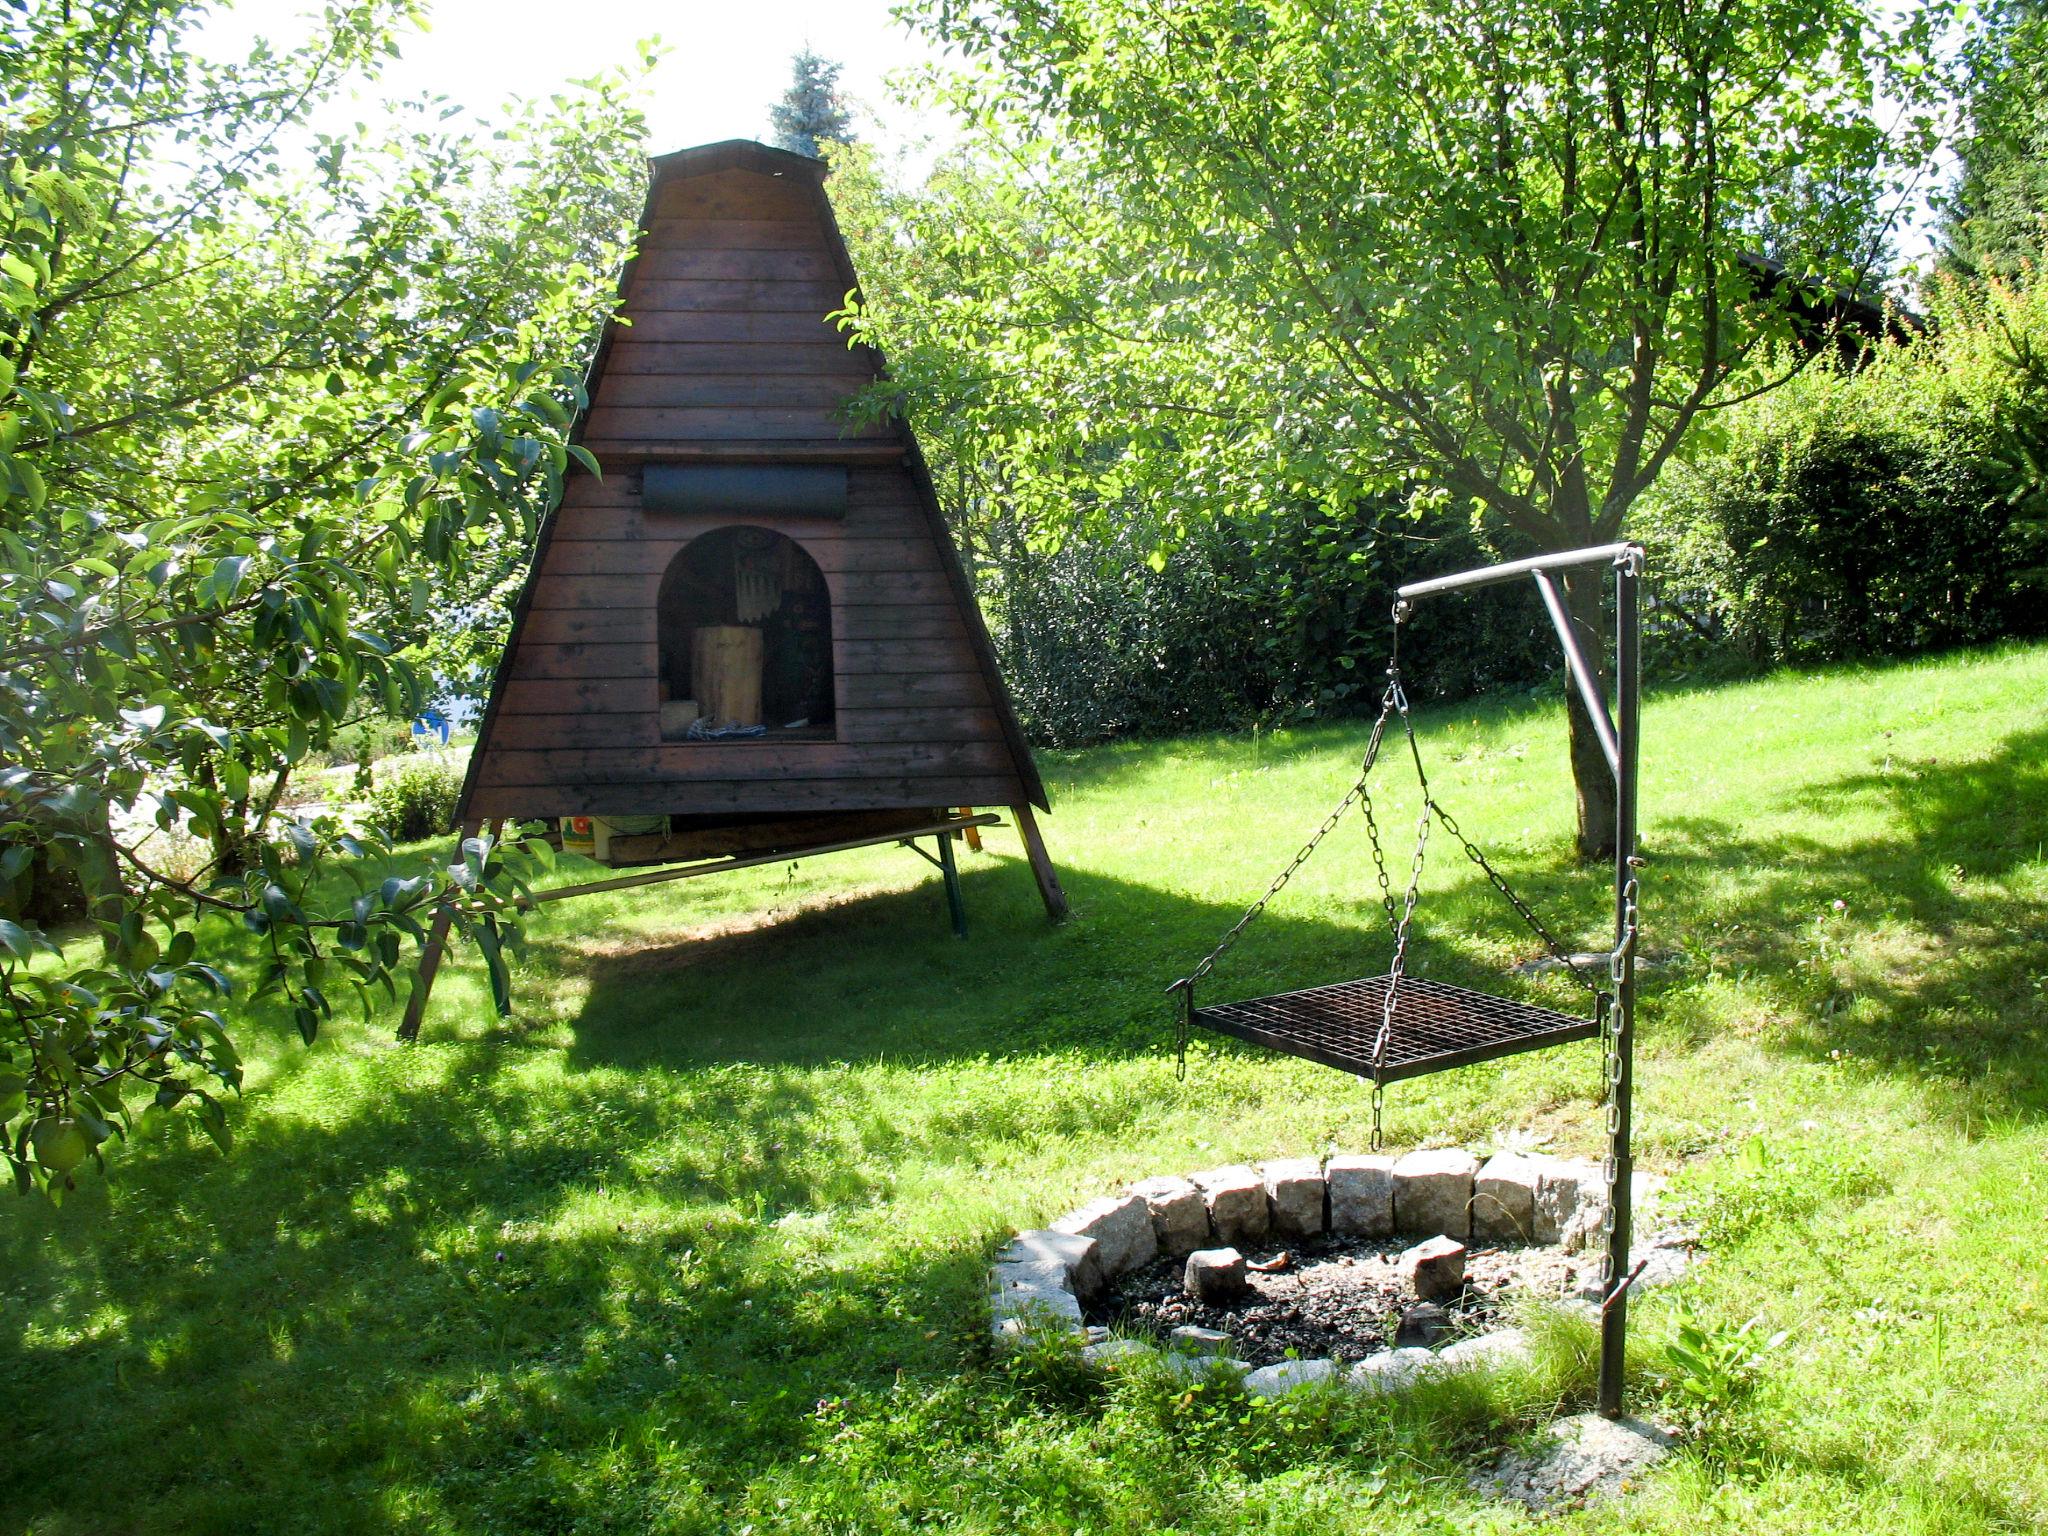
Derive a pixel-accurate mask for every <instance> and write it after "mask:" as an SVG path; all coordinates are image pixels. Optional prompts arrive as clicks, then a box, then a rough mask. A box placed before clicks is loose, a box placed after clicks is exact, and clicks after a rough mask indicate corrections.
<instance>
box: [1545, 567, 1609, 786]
mask: <svg viewBox="0 0 2048 1536" xmlns="http://www.w3.org/2000/svg"><path fill="white" fill-rule="evenodd" d="M1530 574H1531V575H1533V576H1534V577H1535V578H1536V590H1537V591H1539V592H1541V593H1542V594H1543V606H1544V607H1545V608H1547V609H1549V610H1550V627H1551V628H1553V629H1555V630H1556V631H1557V640H1558V644H1560V645H1562V646H1563V647H1564V666H1565V670H1566V671H1567V672H1569V673H1571V675H1572V681H1573V682H1574V683H1576V684H1577V685H1578V689H1579V698H1580V699H1581V700H1582V701H1583V702H1584V703H1585V706H1586V713H1587V714H1588V715H1589V716H1591V717H1592V721H1593V734H1594V735H1595V736H1598V737H1599V738H1600V755H1601V756H1602V757H1604V758H1606V759H1607V771H1608V772H1610V773H1612V774H1613V775H1615V777H1616V778H1619V777H1620V776H1621V748H1620V747H1618V746H1616V745H1615V740H1614V718H1613V717H1612V716H1611V715H1609V714H1608V712H1607V696H1606V695H1605V694H1604V693H1603V692H1602V691H1601V689H1600V679H1599V678H1597V677H1595V676H1594V675H1593V667H1592V664H1591V663H1590V662H1588V661H1587V660H1586V653H1585V651H1584V650H1583V649H1581V648H1580V645H1579V637H1578V636H1577V635H1576V634H1574V633H1573V632H1572V616H1571V614H1570V612H1569V611H1568V610H1567V609H1566V608H1565V605H1564V594H1563V593H1561V592H1559V591H1558V590H1557V583H1556V582H1554V581H1552V580H1551V579H1550V572H1548V571H1533V572H1531V573H1530Z"/></svg>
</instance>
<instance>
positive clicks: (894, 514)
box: [555, 471, 931, 548]
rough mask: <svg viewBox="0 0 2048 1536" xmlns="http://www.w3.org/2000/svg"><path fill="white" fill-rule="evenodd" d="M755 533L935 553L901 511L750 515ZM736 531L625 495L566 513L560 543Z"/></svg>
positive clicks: (727, 521)
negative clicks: (906, 545) (904, 545)
mask: <svg viewBox="0 0 2048 1536" xmlns="http://www.w3.org/2000/svg"><path fill="white" fill-rule="evenodd" d="M635 478H636V476H635V474H634V473H633V472H632V471H628V472H626V473H624V474H621V475H619V476H617V477H616V479H617V480H618V482H619V483H620V484H622V485H623V484H625V483H627V482H629V481H631V480H633V479H635ZM746 524H747V526H748V527H750V528H771V529H773V530H774V531H775V532H777V533H780V534H784V535H786V536H788V537H789V538H792V539H795V540H796V541H797V542H798V543H799V544H801V543H805V542H806V541H808V540H810V539H814V538H818V537H820V536H830V537H836V538H844V539H896V540H898V541H903V542H909V541H915V542H916V543H918V544H919V545H922V546H924V547H926V548H930V547H931V535H930V534H929V532H928V531H927V530H926V528H925V526H924V520H923V519H922V518H919V517H916V516H915V515H914V514H912V513H908V512H905V511H904V510H902V509H901V508H898V507H850V508H848V509H847V514H846V516H845V517H844V518H825V517H763V516H759V515H757V514H754V513H749V514H748V515H747V518H746ZM731 525H732V519H731V518H729V517H721V516H719V515H718V514H717V513H713V512H666V511H661V510H656V511H651V512H650V511H647V510H645V509H643V507H642V506H641V502H640V495H639V493H638V492H637V491H634V492H630V493H627V494H622V495H620V496H619V497H618V498H617V499H616V500H615V502H614V504H612V505H609V506H589V505H585V506H578V507H575V508H565V509H564V511H563V513H562V515H561V516H560V517H559V518H558V519H557V520H556V524H555V538H557V539H576V540H581V541H585V542H597V541H601V540H606V539H617V540H624V541H627V542H631V541H634V540H638V539H670V540H674V539H682V540H684V541H688V540H690V539H694V538H697V537H699V536H700V535H702V534H706V533H711V532H713V531H714V530H716V529H719V528H726V527H730V526H731Z"/></svg>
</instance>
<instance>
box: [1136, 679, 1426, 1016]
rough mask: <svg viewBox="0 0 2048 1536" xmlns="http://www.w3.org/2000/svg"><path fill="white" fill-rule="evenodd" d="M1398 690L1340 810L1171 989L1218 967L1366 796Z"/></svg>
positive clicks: (1385, 706) (1190, 984) (1385, 704)
mask: <svg viewBox="0 0 2048 1536" xmlns="http://www.w3.org/2000/svg"><path fill="white" fill-rule="evenodd" d="M1398 692H1399V690H1398V688H1397V687H1395V686H1394V685H1391V684H1390V685H1389V686H1388V688H1387V696H1386V698H1385V699H1384V700H1383V701H1382V702H1381V705H1380V717H1379V719H1378V720H1376V721H1374V722H1373V727H1372V737H1371V739H1370V740H1369V741H1367V742H1366V744H1365V760H1364V761H1363V762H1362V763H1361V764H1360V765H1359V769H1358V782H1357V783H1355V784H1353V785H1352V786H1351V788H1350V789H1348V790H1346V791H1345V792H1344V798H1343V799H1342V800H1339V801H1338V802H1337V806H1336V809H1335V810H1333V811H1331V812H1330V814H1329V815H1327V816H1325V817H1324V818H1323V824H1322V825H1321V826H1320V827H1317V828H1316V830H1315V832H1314V833H1313V834H1312V835H1311V836H1310V838H1309V840H1308V841H1307V842H1305V843H1303V844H1302V845H1301V851H1300V852H1298V853H1297V854H1295V856H1294V857H1293V858H1292V859H1291V860H1290V861H1289V862H1288V865H1287V867H1286V868H1285V869H1283V870H1281V871H1280V873H1279V875H1278V876H1277V877H1276V878H1275V879H1274V881H1273V883H1272V884H1271V885H1269V886H1267V887H1266V893H1265V894H1264V895H1263V896H1261V897H1260V898H1259V899H1258V900H1257V901H1255V902H1253V903H1252V904H1251V905H1250V906H1249V907H1246V908H1245V911H1244V916H1242V917H1240V918H1239V919H1238V920H1237V921H1236V922H1235V923H1233V924H1231V926H1230V930H1229V932H1227V933H1225V934H1224V935H1223V937H1222V938H1221V939H1219V940H1217V942H1216V947H1215V948H1214V949H1212V950H1210V951H1209V953H1208V954H1207V955H1206V956H1205V957H1204V958H1203V960H1202V963H1201V964H1200V965H1198V966H1196V967H1195V968H1194V969H1193V970H1192V971H1190V972H1188V974H1187V975H1186V976H1185V977H1183V978H1182V979H1181V980H1179V981H1177V982H1175V983H1174V984H1173V987H1171V988H1169V989H1168V990H1169V991H1172V990H1186V991H1190V992H1191V991H1192V990H1193V988H1194V985H1195V983H1196V982H1198V981H1200V980H1201V979H1202V978H1203V977H1204V976H1206V975H1208V974H1209V972H1211V971H1213V970H1214V969H1215V968H1216V962H1217V961H1218V960H1221V959H1222V958H1223V957H1224V956H1225V955H1226V954H1228V953H1229V952H1230V948H1231V946H1232V945H1233V944H1235V943H1236V942H1237V941H1238V938H1239V937H1240V936H1241V935H1242V934H1243V933H1244V931H1245V929H1247V928H1249V927H1250V926H1251V925H1252V924H1253V923H1254V922H1256V921H1257V920H1258V917H1259V914H1260V913H1262V912H1264V911H1265V910H1266V906H1267V904H1268V903H1269V902H1271V901H1272V899H1273V898H1274V897H1275V896H1278V895H1279V894H1280V893H1281V891H1283V890H1285V889H1286V887H1287V882H1288V881H1290V880H1292V879H1293V878H1294V872H1295V871H1296V870H1298V869H1300V868H1301V866H1302V865H1304V864H1306V863H1307V862H1308V861H1309V859H1310V858H1311V857H1313V855H1314V854H1315V851H1316V849H1317V848H1318V847H1319V846H1321V844H1322V841H1323V839H1324V838H1326V837H1328V836H1329V835H1330V833H1331V832H1332V831H1333V830H1335V828H1336V825H1337V823H1338V822H1340V821H1342V820H1343V819H1344V814H1345V812H1347V811H1349V810H1350V809H1351V807H1352V806H1353V805H1354V804H1355V803H1356V802H1358V801H1359V800H1360V799H1363V798H1364V797H1365V794H1366V788H1365V785H1366V780H1367V779H1368V778H1369V777H1370V776H1371V774H1372V765H1373V763H1374V761H1375V760H1376V759H1377V758H1378V757H1379V755H1380V742H1381V741H1382V739H1383V738H1384V737H1385V736H1386V731H1387V717H1388V716H1389V715H1391V714H1392V713H1393V712H1394V701H1395V696H1396V694H1397V693H1398Z"/></svg>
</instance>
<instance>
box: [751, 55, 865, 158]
mask: <svg viewBox="0 0 2048 1536" xmlns="http://www.w3.org/2000/svg"><path fill="white" fill-rule="evenodd" d="M843 67H844V66H843V65H840V64H838V63H836V62H834V61H833V60H831V59H826V58H822V57H820V56H819V55H818V54H815V53H813V52H811V50H810V49H809V48H804V49H800V50H799V51H798V52H796V53H795V54H793V55H792V56H791V57H790V61H789V73H790V81H789V89H788V90H786V91H784V92H783V93H782V100H780V101H778V102H777V103H775V105H774V106H772V107H770V108H769V109H768V121H769V123H770V125H771V126H772V127H773V128H774V129H775V142H776V144H777V145H778V146H780V147H781V148H783V149H791V150H795V151H796V152H797V153H798V154H800V155H812V156H816V155H820V154H822V153H823V152H824V149H823V146H825V145H827V144H851V143H852V142H853V114H852V113H851V112H849V111H847V110H846V103H845V101H844V100H842V99H841V97H840V94H839V72H840V70H841V69H842V68H843Z"/></svg>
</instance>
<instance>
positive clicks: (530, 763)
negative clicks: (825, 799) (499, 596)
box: [477, 741, 1010, 787]
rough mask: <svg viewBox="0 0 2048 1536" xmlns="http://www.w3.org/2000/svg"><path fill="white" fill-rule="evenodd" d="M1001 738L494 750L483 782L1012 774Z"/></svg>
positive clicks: (680, 781)
mask: <svg viewBox="0 0 2048 1536" xmlns="http://www.w3.org/2000/svg"><path fill="white" fill-rule="evenodd" d="M1009 768H1010V750H1009V747H1008V746H1007V745H1006V744H1005V743H1003V742H1000V741H996V742H990V741H954V742H909V743H872V744H868V745H854V744H849V743H846V742H832V741H820V742H799V743H794V744H789V745H783V744H778V743H771V742H758V741H729V742H728V741H717V742H666V743H663V744H662V745H660V746H654V747H588V748H566V749H556V750H511V749H505V748H499V747H495V746H494V747H493V749H492V750H491V752H490V753H489V755H488V756H487V757H486V758H485V759H484V765H483V770H482V772H481V773H480V774H479V775H478V778H477V782H478V783H479V784H487V785H491V786H494V787H499V786H503V785H507V784H670V785H680V784H693V783H697V782H700V781H707V780H715V781H717V782H720V783H735V784H736V783H741V782H745V781H751V780H755V779H772V780H777V781H780V780H785V779H865V778H871V777H895V778H910V779H929V778H959V777H962V776H969V777H971V776H974V775H977V774H992V773H1006V772H1008V771H1009Z"/></svg>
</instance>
